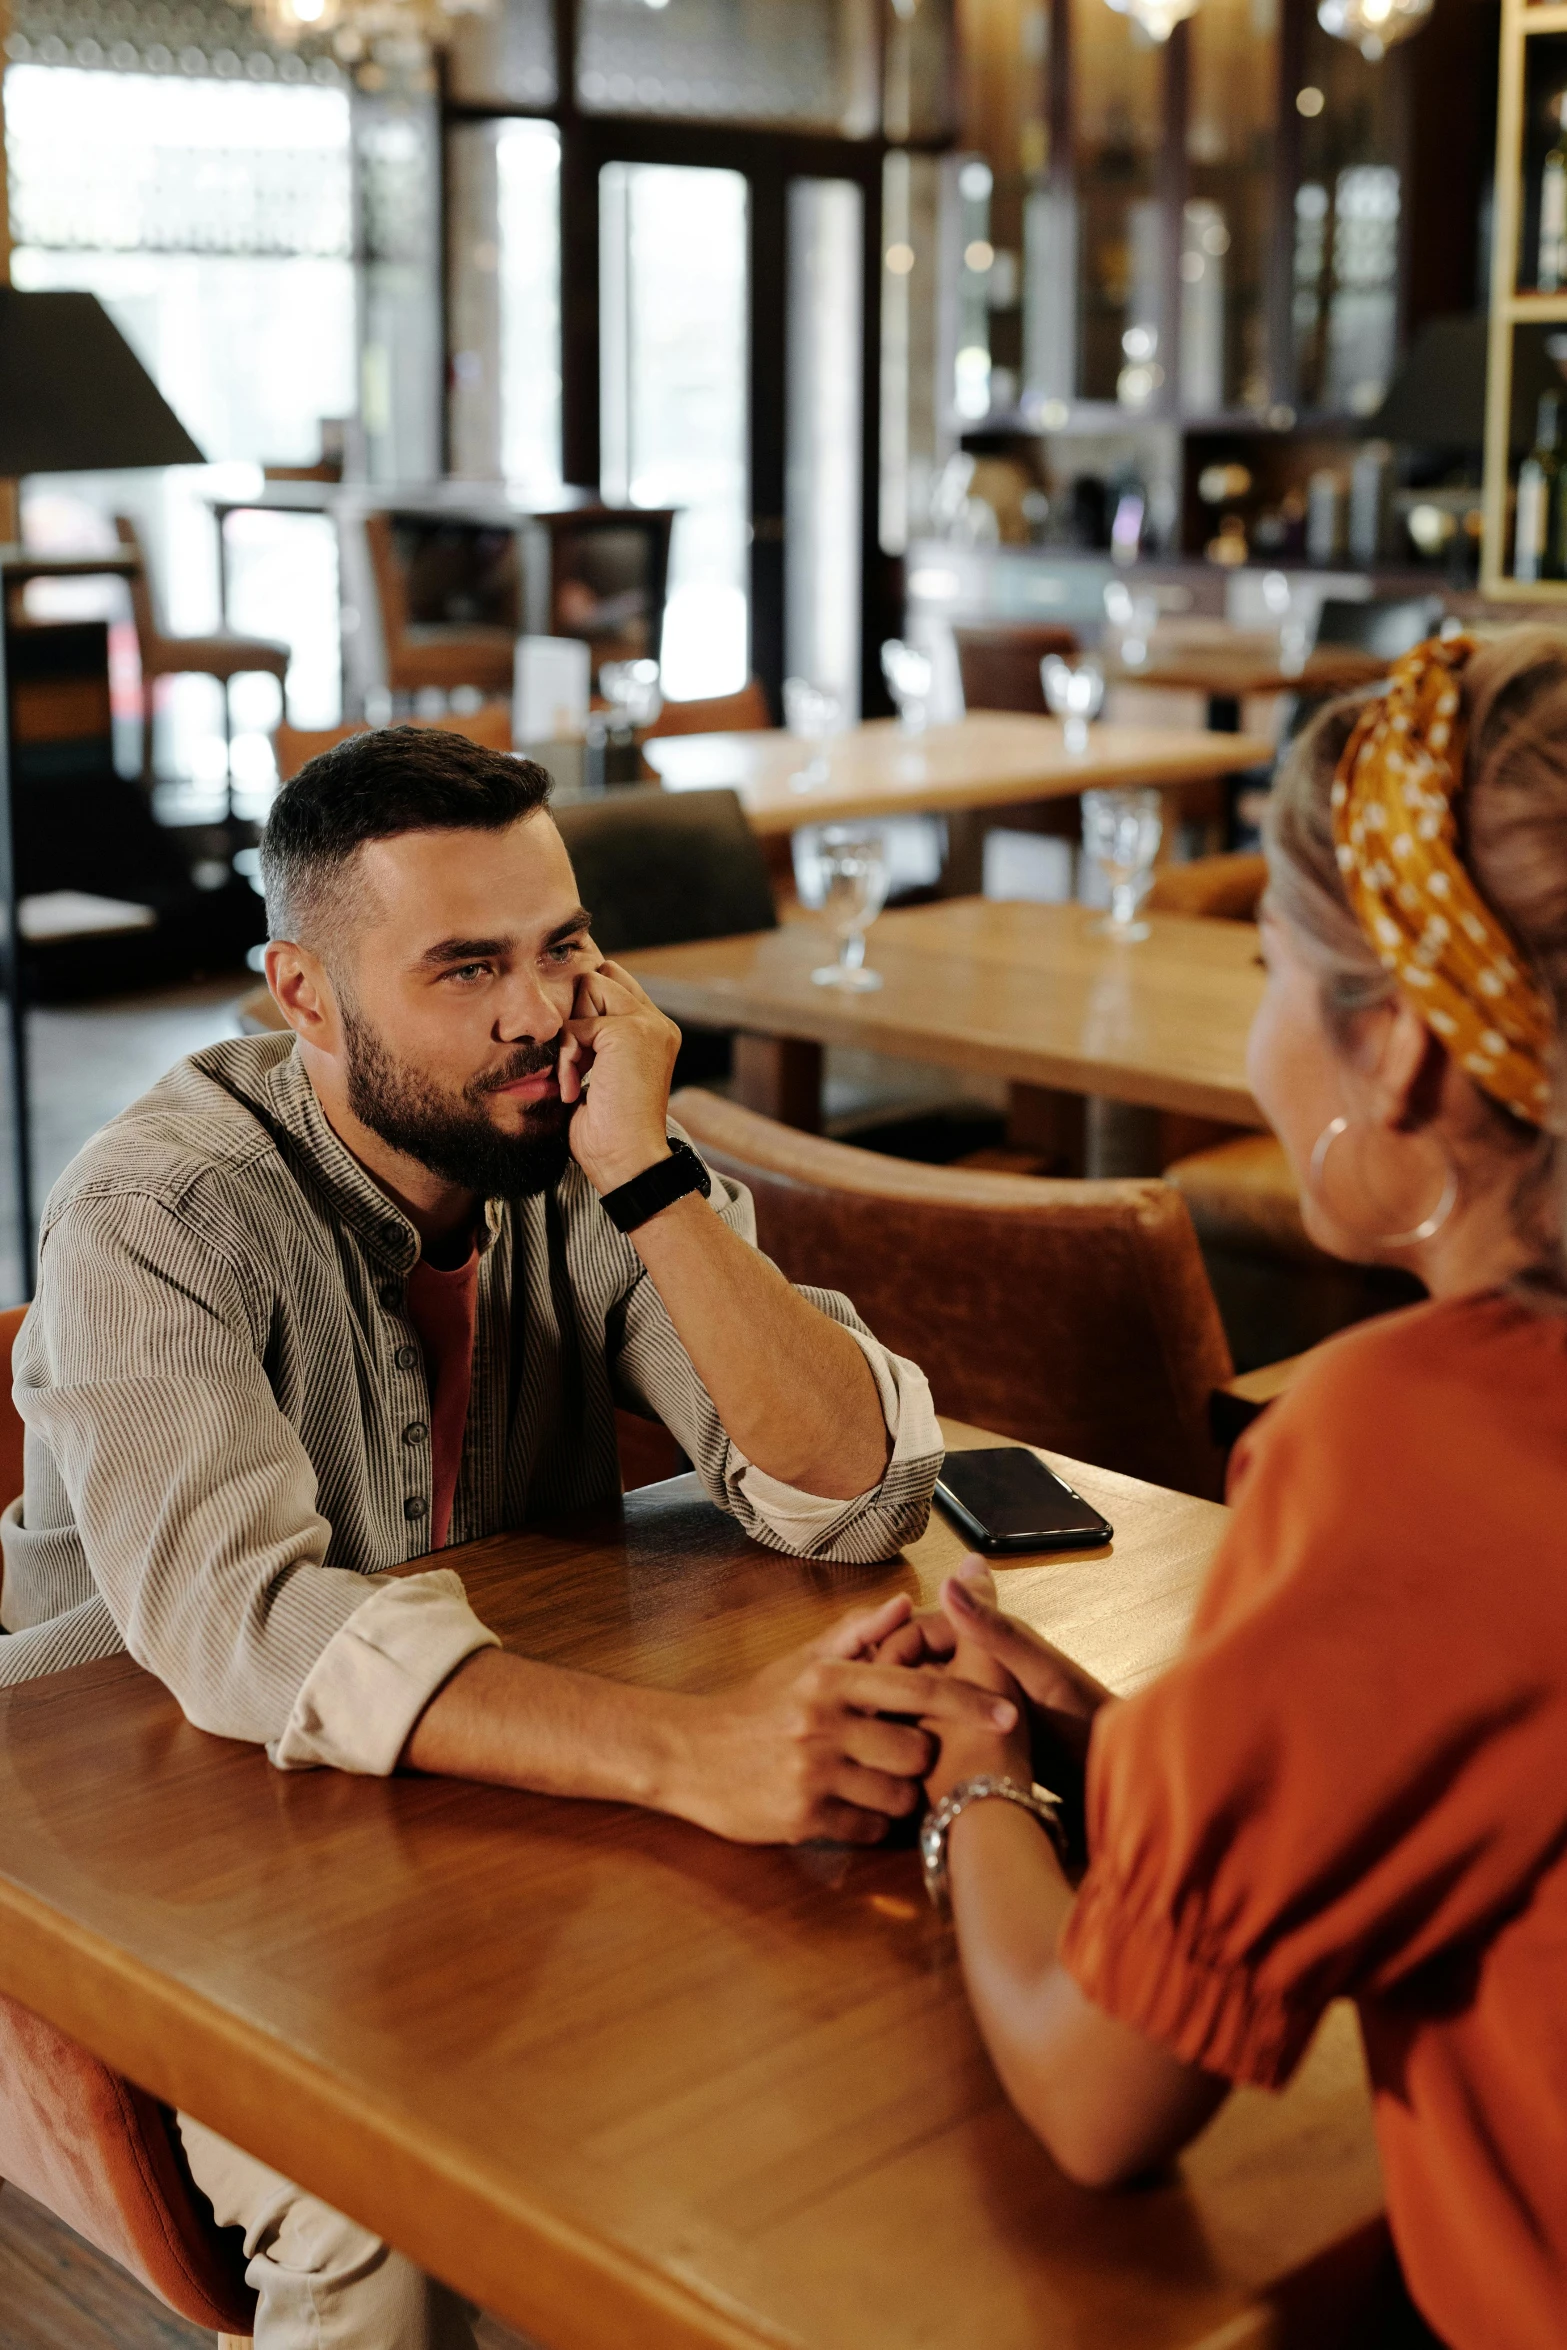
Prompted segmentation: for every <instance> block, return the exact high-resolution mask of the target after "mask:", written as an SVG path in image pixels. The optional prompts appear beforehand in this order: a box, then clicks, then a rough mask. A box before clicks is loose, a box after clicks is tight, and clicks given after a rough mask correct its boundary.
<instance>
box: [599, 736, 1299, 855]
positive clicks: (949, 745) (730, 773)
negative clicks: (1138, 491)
mask: <svg viewBox="0 0 1567 2350" xmlns="http://www.w3.org/2000/svg"><path fill="white" fill-rule="evenodd" d="M643 755H644V757H645V758H646V759H647V761H648V763H649V765H650V766H651V767H652V768H653V769H654V771H655V773H656V774H657V775H658V777H659V780H660V781H661V782H662V784H663V786H664V788H665V790H666V791H708V790H712V789H713V788H714V786H716V785H728V786H730V787H732V788H733V789H734V790H735V791H737V792H738V793H739V795H740V799H741V803H742V805H743V806H744V808H745V812H746V814H747V816H748V817H749V818H750V820H751V824H752V827H753V829H754V830H755V831H757V832H759V833H762V834H768V833H778V832H793V831H795V830H796V829H797V828H798V827H799V826H800V825H802V824H828V823H835V822H838V821H840V820H842V819H843V818H845V817H850V816H901V815H910V814H917V813H918V812H919V811H921V810H923V809H939V808H947V809H962V808H1000V807H1005V806H1007V805H1009V804H1014V803H1018V802H1022V801H1028V800H1048V799H1064V798H1070V797H1071V796H1072V794H1074V793H1076V792H1081V791H1089V790H1092V789H1093V788H1094V787H1095V786H1103V785H1109V784H1154V785H1178V784H1183V783H1203V782H1207V781H1209V780H1211V779H1212V778H1213V777H1214V776H1217V775H1234V774H1237V773H1238V772H1239V771H1240V769H1241V768H1243V767H1255V766H1258V765H1260V764H1261V763H1262V762H1264V761H1265V760H1268V759H1270V758H1271V757H1272V755H1273V746H1272V744H1271V743H1269V742H1267V741H1266V740H1265V739H1264V738H1263V737H1262V736H1260V735H1243V734H1212V733H1208V732H1206V731H1204V730H1203V729H1201V728H1197V727H1192V728H1182V727H1155V726H1119V725H1106V726H1095V727H1093V728H1091V729H1090V732H1089V738H1088V748H1087V750H1086V751H1068V750H1067V748H1066V745H1065V742H1064V740H1063V738H1062V733H1061V728H1060V725H1059V724H1058V722H1057V721H1056V720H1055V719H1054V718H1030V717H1028V716H1026V715H1015V714H1013V713H1011V712H1008V711H999V710H977V711H974V712H972V713H971V714H970V715H969V716H968V717H966V718H960V719H957V720H956V721H954V722H953V723H951V724H949V725H945V726H932V727H928V728H927V729H926V731H925V732H924V733H923V734H918V735H909V734H904V733H902V732H901V731H900V729H899V727H898V724H897V721H896V720H895V719H891V718H872V719H869V720H867V721H866V722H865V723H864V724H863V725H860V726H855V727H851V728H850V729H849V730H848V732H847V733H845V734H841V735H838V736H836V737H835V738H834V739H833V741H832V742H831V743H830V744H829V745H828V764H829V775H828V778H827V780H826V781H825V782H822V783H817V784H812V785H811V786H810V787H809V788H808V789H804V790H802V789H799V788H797V787H796V785H795V784H794V782H793V780H792V779H793V778H794V777H795V776H796V775H798V774H800V773H802V772H803V770H804V768H805V766H806V764H807V762H808V760H809V759H810V756H811V752H810V747H809V746H808V745H807V744H805V743H802V742H800V741H799V740H797V738H796V737H795V736H793V735H791V734H784V733H782V732H777V731H774V732H770V733H758V734H685V735H668V736H659V737H656V738H655V739H654V740H653V741H652V742H649V743H646V744H644V746H643Z"/></svg>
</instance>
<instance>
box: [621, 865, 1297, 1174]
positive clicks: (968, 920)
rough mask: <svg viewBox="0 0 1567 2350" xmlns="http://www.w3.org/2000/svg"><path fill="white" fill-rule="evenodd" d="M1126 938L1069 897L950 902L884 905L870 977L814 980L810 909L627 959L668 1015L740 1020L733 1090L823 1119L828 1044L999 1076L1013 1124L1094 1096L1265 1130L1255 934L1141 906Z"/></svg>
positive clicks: (727, 1022) (768, 1107) (776, 1109)
mask: <svg viewBox="0 0 1567 2350" xmlns="http://www.w3.org/2000/svg"><path fill="white" fill-rule="evenodd" d="M1144 920H1145V921H1146V923H1147V926H1148V933H1149V935H1148V936H1147V937H1146V938H1145V939H1141V940H1138V941H1135V942H1126V941H1123V940H1120V939H1116V938H1112V937H1109V936H1107V935H1106V932H1105V917H1104V915H1103V914H1102V913H1099V912H1096V911H1093V910H1091V909H1090V908H1088V907H1086V906H1080V905H1075V904H1071V905H1041V904H1036V903H1031V902H1026V901H1021V900H1018V901H1005V900H1003V901H997V900H993V899H989V898H952V899H947V900H944V901H942V902H940V903H938V904H935V905H928V906H908V907H900V908H898V909H896V910H895V911H893V912H891V913H888V914H883V915H882V917H881V919H880V920H879V921H878V922H877V923H876V924H875V925H874V927H873V928H872V929H871V930H870V932H869V933H868V934H867V940H866V961H867V963H868V965H869V966H870V968H871V969H873V970H874V971H876V972H877V973H879V974H880V976H881V980H882V985H881V986H880V987H879V988H876V989H873V990H868V991H866V992H865V993H863V994H862V993H855V992H852V991H850V990H847V989H843V988H837V987H823V986H819V985H818V984H817V983H816V982H815V981H814V980H813V978H812V973H813V972H814V971H816V970H817V969H820V968H823V967H825V966H826V965H827V964H829V963H830V962H831V961H832V959H833V955H834V952H835V942H834V940H833V938H832V936H831V934H830V933H829V931H828V930H827V928H826V926H825V925H824V924H822V923H821V922H818V921H805V920H802V921H797V922H785V923H782V924H781V925H780V926H779V927H778V928H777V929H776V930H766V931H758V932H755V933H752V934H749V935H747V936H745V937H741V938H725V939H706V940H701V941H697V942H695V943H693V944H690V945H686V946H675V947H653V948H648V949H645V950H643V951H642V952H640V953H638V954H634V955H628V956H627V957H626V962H627V965H628V967H629V968H630V969H631V970H633V971H634V972H635V973H636V976H637V978H638V979H639V980H640V981H641V983H642V985H643V986H644V987H645V988H646V989H647V991H648V993H649V994H650V995H651V996H652V998H653V1000H654V1002H655V1003H657V1004H658V1005H659V1006H660V1008H661V1009H662V1010H663V1011H665V1012H667V1013H668V1014H669V1016H670V1018H671V1019H674V1020H678V1021H689V1022H693V1023H695V1024H697V1025H700V1026H703V1027H708V1028H728V1029H735V1030H737V1031H739V1032H740V1034H739V1036H738V1038H737V1045H736V1066H735V1075H736V1085H737V1091H738V1093H739V1095H740V1098H742V1099H743V1100H744V1101H745V1102H746V1104H747V1106H748V1107H749V1108H751V1109H756V1110H760V1111H762V1112H763V1113H764V1115H766V1116H769V1117H778V1118H782V1119H784V1120H785V1121H786V1122H787V1123H789V1124H792V1125H797V1126H805V1127H814V1126H815V1125H816V1124H817V1123H818V1122H819V1116H820V1097H821V1052H822V1047H823V1046H824V1045H830V1044H832V1045H848V1046H854V1047H857V1048H859V1049H860V1050H862V1051H872V1052H880V1053H888V1054H895V1055H897V1056H898V1057H899V1058H901V1059H904V1060H911V1061H928V1062H933V1063H936V1064H937V1065H939V1066H942V1067H945V1068H950V1069H955V1070H960V1071H966V1072H970V1073H974V1074H983V1075H986V1076H990V1077H1001V1078H1004V1079H1006V1080H1007V1081H1008V1083H1009V1085H1010V1086H1011V1087H1012V1089H1013V1099H1014V1127H1015V1129H1017V1130H1018V1131H1019V1132H1020V1133H1021V1131H1022V1129H1023V1128H1024V1127H1025V1126H1026V1125H1027V1124H1028V1122H1029V1116H1030V1111H1029V1107H1028V1101H1027V1097H1028V1096H1030V1095H1037V1094H1039V1093H1041V1092H1048V1093H1051V1094H1066V1095H1071V1096H1085V1095H1098V1096H1100V1097H1103V1098H1107V1099H1109V1100H1112V1101H1119V1102H1127V1103H1133V1104H1137V1105H1140V1106H1142V1107H1144V1108H1147V1109H1153V1110H1168V1111H1175V1112H1179V1113H1182V1114H1184V1115H1185V1116H1188V1117H1191V1118H1199V1119H1211V1120H1215V1121H1217V1122H1219V1123H1221V1124H1225V1125H1233V1126H1247V1127H1260V1126H1263V1125H1265V1124H1266V1120H1265V1119H1264V1117H1263V1115H1262V1112H1261V1110H1260V1109H1259V1108H1258V1106H1257V1104H1256V1101H1255V1100H1254V1099H1253V1096H1252V1092H1251V1088H1250V1086H1249V1084H1248V1083H1247V1079H1246V1037H1247V1033H1248V1031H1249V1029H1250V1027H1251V1022H1252V1016H1253V1014H1254V1013H1255V1011H1256V1008H1257V1005H1258V1002H1259V1000H1260V998H1261V995H1262V987H1263V971H1262V967H1261V962H1260V959H1259V954H1258V941H1257V932H1256V928H1255V926H1254V925H1253V924H1252V923H1249V922H1219V921H1213V920H1206V919H1202V918H1198V917H1193V916H1190V915H1181V914H1158V913H1153V914H1147V915H1145V916H1144Z"/></svg>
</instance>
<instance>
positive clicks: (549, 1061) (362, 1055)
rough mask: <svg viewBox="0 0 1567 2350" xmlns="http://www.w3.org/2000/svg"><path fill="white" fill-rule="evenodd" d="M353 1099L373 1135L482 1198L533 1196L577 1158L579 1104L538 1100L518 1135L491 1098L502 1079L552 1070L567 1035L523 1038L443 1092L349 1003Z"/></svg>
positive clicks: (509, 1081) (346, 1035) (510, 1081)
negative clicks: (497, 1121) (574, 1130)
mask: <svg viewBox="0 0 1567 2350" xmlns="http://www.w3.org/2000/svg"><path fill="white" fill-rule="evenodd" d="M341 1008H342V1015H343V1042H344V1047H345V1061H346V1074H347V1079H348V1106H349V1108H350V1109H351V1110H352V1111H353V1113H354V1116H355V1117H356V1118H358V1119H359V1120H360V1121H361V1122H362V1123H363V1124H364V1125H366V1126H368V1127H369V1129H370V1131H371V1133H372V1134H378V1135H379V1136H380V1137H381V1140H382V1141H383V1142H386V1143H390V1144H391V1146H392V1148H393V1150H396V1151H403V1152H405V1153H406V1154H407V1156H408V1157H409V1158H411V1159H417V1160H418V1161H419V1164H420V1165H421V1166H423V1167H428V1168H429V1170H430V1172H431V1174H432V1175H439V1176H440V1177H441V1178H442V1180H443V1181H444V1182H447V1183H455V1184H458V1185H460V1186H461V1188H462V1189H463V1190H464V1191H475V1192H477V1193H478V1194H479V1196H480V1198H481V1199H530V1198H532V1197H533V1195H534V1194H535V1193H536V1192H541V1191H548V1190H549V1189H550V1187H551V1186H552V1185H553V1184H555V1183H558V1182H559V1180H560V1178H561V1176H562V1175H563V1174H564V1173H565V1171H566V1168H567V1166H568V1164H569V1163H570V1159H571V1145H570V1142H569V1139H568V1135H567V1129H568V1128H569V1126H570V1124H571V1116H572V1111H573V1109H574V1108H575V1107H576V1105H575V1103H567V1102H562V1101H559V1100H557V1101H542V1102H533V1103H530V1104H529V1106H528V1111H527V1116H526V1120H525V1122H524V1124H523V1127H522V1130H521V1132H520V1133H517V1134H503V1133H502V1132H501V1130H500V1129H499V1127H497V1126H496V1125H494V1124H493V1122H492V1121H491V1118H490V1116H489V1113H488V1111H487V1110H486V1108H485V1102H486V1100H487V1098H488V1096H489V1095H490V1094H492V1093H494V1092H496V1091H497V1089H498V1088H499V1087H501V1086H503V1085H515V1084H516V1083H517V1080H518V1079H519V1078H521V1077H535V1076H537V1074H538V1072H539V1071H540V1070H541V1069H553V1068H554V1067H555V1066H556V1065H557V1063H558V1062H559V1059H560V1040H559V1038H555V1039H553V1040H552V1041H551V1042H550V1043H548V1044H519V1045H517V1046H516V1047H514V1049H513V1051H512V1053H511V1055H510V1057H509V1059H508V1060H507V1062H506V1064H505V1066H504V1067H503V1068H501V1069H499V1070H492V1071H490V1072H489V1073H488V1074H487V1075H485V1076H484V1077H482V1078H475V1079H474V1080H473V1081H472V1082H471V1083H470V1084H468V1085H465V1086H464V1087H463V1088H462V1090H461V1092H460V1093H455V1094H451V1093H443V1092H440V1091H438V1090H437V1088H436V1087H435V1086H434V1085H433V1084H432V1083H431V1082H430V1080H429V1079H428V1078H427V1077H425V1076H423V1075H422V1074H421V1073H420V1072H419V1071H418V1070H417V1069H411V1068H409V1067H408V1065H407V1064H406V1062H400V1061H394V1060H393V1058H392V1056H391V1054H390V1053H389V1052H388V1051H387V1049H386V1046H385V1045H384V1043H383V1042H382V1040H381V1038H380V1037H379V1036H378V1035H377V1034H376V1032H375V1030H374V1029H373V1028H372V1027H371V1026H370V1025H369V1023H368V1021H366V1020H364V1019H362V1018H361V1017H360V1015H359V1014H358V1012H357V1011H354V1010H351V1009H350V1008H349V1006H348V1005H346V1004H344V1005H342V1007H341Z"/></svg>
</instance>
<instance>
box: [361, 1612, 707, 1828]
mask: <svg viewBox="0 0 1567 2350" xmlns="http://www.w3.org/2000/svg"><path fill="white" fill-rule="evenodd" d="M691 1710H692V1705H691V1700H690V1699H687V1698H680V1697H677V1696H674V1695H671V1694H669V1693H668V1692H666V1691H663V1690H657V1689H640V1688H632V1687H630V1686H628V1685H627V1684H626V1683H624V1682H620V1681H606V1680H601V1679H600V1678H598V1677H597V1676H596V1675H593V1674H589V1673H577V1672H572V1671H570V1670H569V1669H567V1668H564V1667H562V1666H559V1665H544V1664H537V1663H535V1662H533V1661H532V1659H530V1658H528V1657H521V1656H514V1655H510V1654H508V1653H506V1652H505V1651H504V1650H501V1649H496V1648H489V1649H484V1650H482V1651H481V1652H480V1653H479V1654H478V1655H476V1656H472V1657H470V1658H469V1659H468V1660H467V1662H466V1663H465V1664H464V1665H463V1666H462V1667H461V1668H460V1669H459V1670H458V1671H457V1672H456V1673H454V1674H453V1676H452V1678H451V1679H450V1680H449V1681H448V1682H447V1683H446V1684H445V1686H444V1687H443V1688H442V1689H440V1690H438V1691H437V1692H436V1694H435V1696H434V1697H433V1698H432V1699H431V1701H430V1703H429V1704H428V1705H427V1706H426V1708H425V1710H424V1712H423V1713H422V1714H421V1715H420V1717H419V1720H418V1721H417V1722H416V1723H415V1725H414V1728H413V1732H412V1734H411V1736H410V1737H409V1740H408V1743H407V1746H406V1747H405V1748H404V1750H403V1760H404V1762H405V1763H407V1764H408V1766H409V1767H410V1768H411V1769H413V1770H416V1771H428V1772H432V1773H435V1774H438V1775H440V1776H441V1777H445V1778H457V1779H481V1780H485V1781H488V1782H489V1783H490V1784H492V1785H495V1786H501V1787H525V1788H528V1789H530V1790H532V1791H533V1792H534V1793H536V1794H540V1795H579V1796H590V1797H598V1798H600V1799H602V1800H604V1801H608V1802H620V1803H639V1804H643V1805H647V1806H649V1807H651V1808H653V1809H655V1810H669V1809H672V1808H674V1806H675V1804H676V1803H677V1801H678V1798H679V1790H680V1784H681V1778H682V1770H683V1766H684V1764H685V1762H686V1757H687V1751H688V1745H689V1737H688V1726H687V1724H686V1720H685V1717H686V1715H687V1714H688V1713H689V1712H690V1711H691Z"/></svg>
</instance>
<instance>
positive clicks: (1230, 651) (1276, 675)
mask: <svg viewBox="0 0 1567 2350" xmlns="http://www.w3.org/2000/svg"><path fill="white" fill-rule="evenodd" d="M1101 666H1102V667H1103V670H1104V677H1105V683H1106V685H1109V686H1150V687H1154V688H1157V689H1159V690H1162V691H1164V692H1166V693H1192V694H1201V695H1203V696H1204V698H1205V699H1206V701H1207V705H1208V708H1207V720H1208V725H1209V727H1210V729H1212V730H1213V731H1215V732H1217V733H1221V734H1223V733H1235V734H1238V733H1239V731H1240V724H1241V705H1242V703H1243V702H1245V701H1247V700H1249V699H1251V698H1253V697H1258V698H1260V697H1261V696H1263V695H1267V694H1304V695H1306V696H1308V697H1309V698H1310V699H1312V700H1316V699H1318V698H1320V697H1323V696H1326V695H1330V694H1347V693H1353V692H1355V691H1356V689H1357V688H1359V687H1360V686H1365V685H1374V684H1376V683H1377V681H1378V680H1379V679H1381V678H1384V677H1386V675H1387V673H1388V669H1389V666H1390V664H1389V663H1388V662H1387V661H1385V660H1384V659H1383V658H1382V656H1381V655H1380V654H1378V653H1368V652H1366V651H1365V650H1364V649H1363V648H1362V647H1361V646H1359V645H1320V646H1314V647H1313V648H1312V650H1311V651H1310V652H1308V653H1306V654H1304V655H1303V656H1302V657H1301V658H1300V659H1299V660H1298V661H1288V660H1286V659H1285V658H1284V656H1283V654H1282V652H1281V650H1280V647H1279V641H1278V637H1277V634H1276V633H1275V632H1274V631H1273V630H1271V629H1267V630H1263V629H1239V628H1227V627H1222V626H1214V627H1212V628H1211V629H1206V630H1204V632H1203V633H1201V634H1198V633H1197V632H1196V629H1195V627H1194V624H1192V623H1190V622H1188V623H1187V624H1186V631H1185V632H1183V633H1182V635H1180V636H1179V637H1177V638H1176V640H1175V641H1173V642H1171V641H1165V642H1161V641H1160V632H1158V631H1156V632H1155V634H1154V635H1153V636H1152V637H1151V638H1150V639H1149V640H1148V643H1147V648H1146V652H1145V655H1144V658H1143V659H1142V660H1140V661H1127V660H1116V659H1114V658H1113V657H1112V658H1110V659H1107V660H1105V661H1104V662H1102V664H1101ZM1248 764H1252V762H1248Z"/></svg>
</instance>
